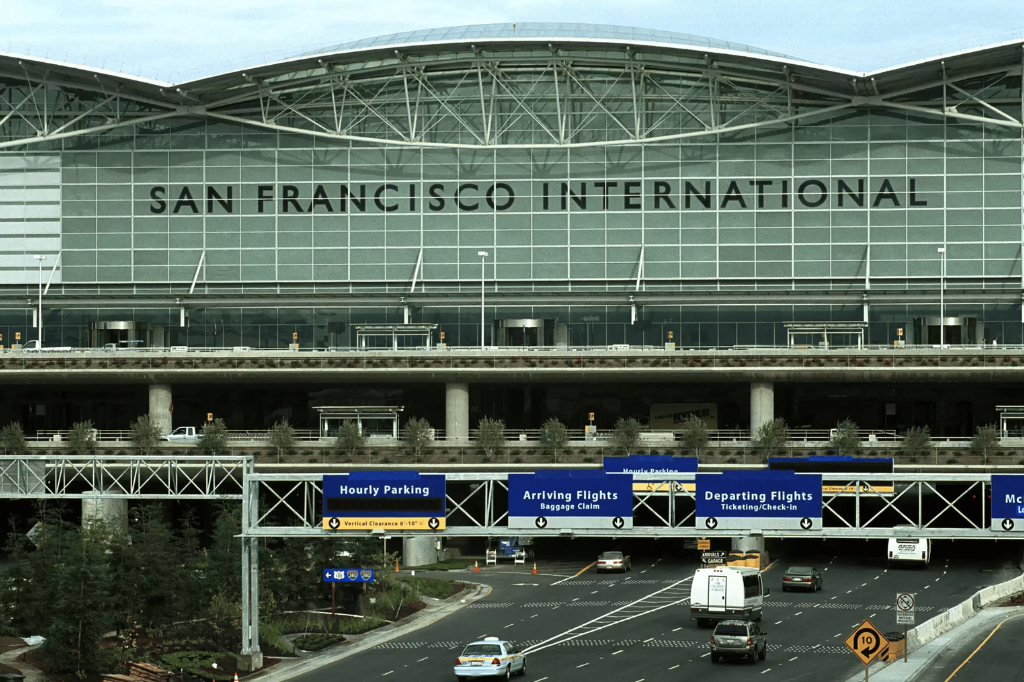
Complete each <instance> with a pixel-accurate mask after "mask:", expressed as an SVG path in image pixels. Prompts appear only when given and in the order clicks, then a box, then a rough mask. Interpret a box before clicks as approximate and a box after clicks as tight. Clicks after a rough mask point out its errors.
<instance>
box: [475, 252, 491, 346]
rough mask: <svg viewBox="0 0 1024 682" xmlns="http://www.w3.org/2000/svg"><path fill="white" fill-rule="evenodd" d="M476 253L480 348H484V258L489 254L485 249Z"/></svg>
mask: <svg viewBox="0 0 1024 682" xmlns="http://www.w3.org/2000/svg"><path fill="white" fill-rule="evenodd" d="M476 255H478V256H480V348H486V347H487V345H486V344H485V343H484V339H485V338H486V337H485V336H484V273H485V272H486V271H485V270H484V259H485V258H487V256H489V255H490V254H489V253H487V252H486V251H477V252H476Z"/></svg>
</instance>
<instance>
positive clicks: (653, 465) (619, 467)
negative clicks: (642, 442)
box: [604, 455, 697, 494]
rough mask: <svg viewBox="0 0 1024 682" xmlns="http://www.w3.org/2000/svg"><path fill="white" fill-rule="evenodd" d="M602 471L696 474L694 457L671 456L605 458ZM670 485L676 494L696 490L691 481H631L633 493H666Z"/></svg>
mask: <svg viewBox="0 0 1024 682" xmlns="http://www.w3.org/2000/svg"><path fill="white" fill-rule="evenodd" d="M604 470H605V471H606V472H608V473H610V474H666V473H671V474H679V473H694V474H695V473H697V458H696V457H673V456H672V455H630V456H628V457H605V458H604ZM670 485H675V486H676V492H679V491H681V490H686V491H688V492H691V493H692V492H693V491H694V490H695V489H696V486H695V484H694V483H693V481H675V482H674V483H669V482H667V481H633V492H635V493H659V494H660V493H665V494H667V493H668V489H669V486H670Z"/></svg>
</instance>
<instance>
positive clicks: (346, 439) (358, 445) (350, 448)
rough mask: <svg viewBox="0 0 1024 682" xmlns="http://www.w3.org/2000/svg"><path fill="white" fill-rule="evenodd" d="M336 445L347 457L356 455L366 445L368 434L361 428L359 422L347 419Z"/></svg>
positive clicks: (343, 423)
mask: <svg viewBox="0 0 1024 682" xmlns="http://www.w3.org/2000/svg"><path fill="white" fill-rule="evenodd" d="M334 447H335V448H336V449H337V450H338V452H341V453H342V454H344V455H346V456H347V457H355V456H356V455H358V454H359V451H360V450H362V449H363V448H364V447H366V434H365V433H363V432H362V431H360V430H359V425H358V424H356V423H355V422H354V421H352V420H348V419H347V420H345V421H344V422H342V424H341V433H339V434H338V440H337V441H336V442H335V444H334Z"/></svg>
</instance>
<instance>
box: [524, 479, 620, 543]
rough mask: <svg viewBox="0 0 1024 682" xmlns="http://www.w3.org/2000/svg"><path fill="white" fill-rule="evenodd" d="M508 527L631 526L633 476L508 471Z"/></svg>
mask: <svg viewBox="0 0 1024 682" xmlns="http://www.w3.org/2000/svg"><path fill="white" fill-rule="evenodd" d="M508 525H509V528H531V529H533V528H537V529H541V530H543V529H545V528H549V527H554V528H609V529H614V530H620V529H622V528H632V527H633V479H632V477H631V476H622V475H620V474H608V473H606V472H604V471H560V470H551V471H539V472H537V473H534V474H509V477H508Z"/></svg>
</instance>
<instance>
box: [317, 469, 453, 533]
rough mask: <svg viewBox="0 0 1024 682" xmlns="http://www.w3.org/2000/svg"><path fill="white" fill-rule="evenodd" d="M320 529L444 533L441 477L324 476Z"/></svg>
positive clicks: (385, 473) (392, 473) (362, 473)
mask: <svg viewBox="0 0 1024 682" xmlns="http://www.w3.org/2000/svg"><path fill="white" fill-rule="evenodd" d="M323 486H324V519H323V527H324V528H325V529H328V530H373V529H375V528H382V529H386V530H444V527H445V523H444V518H445V478H444V475H443V474H420V473H417V472H414V471H353V472H352V473H350V474H325V475H324V477H323Z"/></svg>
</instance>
